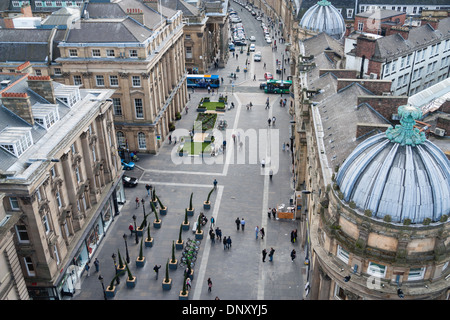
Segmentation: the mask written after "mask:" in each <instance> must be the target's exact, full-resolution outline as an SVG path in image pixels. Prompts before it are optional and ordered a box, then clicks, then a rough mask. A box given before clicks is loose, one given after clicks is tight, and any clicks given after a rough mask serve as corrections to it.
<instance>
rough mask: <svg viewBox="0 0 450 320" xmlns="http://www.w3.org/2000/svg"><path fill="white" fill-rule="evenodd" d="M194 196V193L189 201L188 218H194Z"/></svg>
mask: <svg viewBox="0 0 450 320" xmlns="http://www.w3.org/2000/svg"><path fill="white" fill-rule="evenodd" d="M193 195H194V193H193V192H192V193H191V198H190V200H189V208H188V209H187V214H188V216H190V217H192V216H193V215H194V211H195V209H194V207H193V206H192V196H193Z"/></svg>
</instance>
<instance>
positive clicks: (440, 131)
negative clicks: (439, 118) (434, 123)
mask: <svg viewBox="0 0 450 320" xmlns="http://www.w3.org/2000/svg"><path fill="white" fill-rule="evenodd" d="M434 134H435V135H437V136H440V137H443V136H444V135H445V130H444V129H441V128H436V129H434Z"/></svg>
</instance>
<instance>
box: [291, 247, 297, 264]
mask: <svg viewBox="0 0 450 320" xmlns="http://www.w3.org/2000/svg"><path fill="white" fill-rule="evenodd" d="M296 256H297V252H295V249H292V251H291V260H292V262H294V259H295V257H296Z"/></svg>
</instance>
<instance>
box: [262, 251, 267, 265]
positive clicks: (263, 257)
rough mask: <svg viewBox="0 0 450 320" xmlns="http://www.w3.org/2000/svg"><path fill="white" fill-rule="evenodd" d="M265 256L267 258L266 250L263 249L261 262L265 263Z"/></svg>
mask: <svg viewBox="0 0 450 320" xmlns="http://www.w3.org/2000/svg"><path fill="white" fill-rule="evenodd" d="M266 256H267V250H266V249H263V251H262V261H263V262H266Z"/></svg>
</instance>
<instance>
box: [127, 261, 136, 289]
mask: <svg viewBox="0 0 450 320" xmlns="http://www.w3.org/2000/svg"><path fill="white" fill-rule="evenodd" d="M125 268H126V269H127V273H128V277H127V286H128V287H129V288H134V286H135V285H136V277H134V276H133V274H132V273H131V271H130V268H129V267H128V264H127V263H126V262H125Z"/></svg>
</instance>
